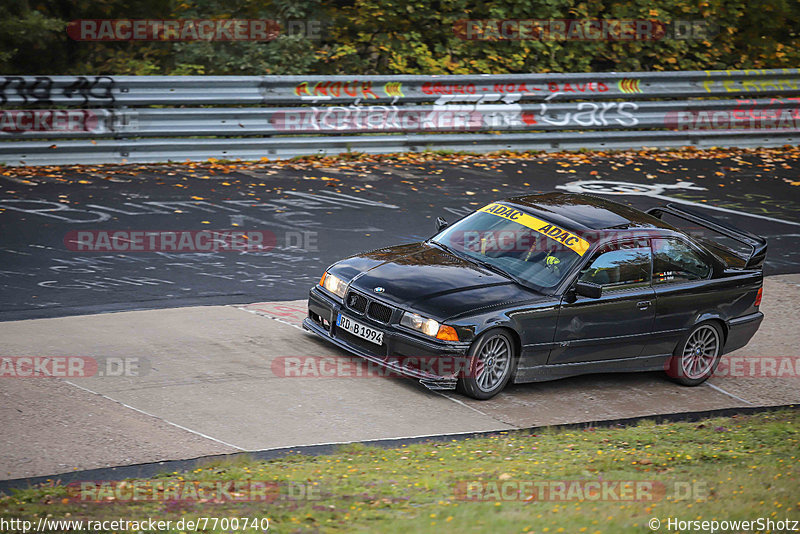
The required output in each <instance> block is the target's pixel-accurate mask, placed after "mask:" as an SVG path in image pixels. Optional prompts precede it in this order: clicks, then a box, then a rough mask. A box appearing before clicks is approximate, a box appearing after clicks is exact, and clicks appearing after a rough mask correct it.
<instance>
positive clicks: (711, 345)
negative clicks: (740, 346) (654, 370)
mask: <svg viewBox="0 0 800 534" xmlns="http://www.w3.org/2000/svg"><path fill="white" fill-rule="evenodd" d="M721 354H722V332H721V331H720V328H719V327H718V326H717V325H716V324H714V323H701V324H699V325H697V326H695V327H694V328H693V329H692V331H691V332H689V335H688V336H686V338H685V339H684V340H683V342H682V343H679V344H678V346H677V348H676V349H675V353H674V354H673V355H672V358H670V360H669V365H668V368H667V374H668V375H669V377H670V378H672V379H673V380H674V381H676V382H678V383H679V384H683V385H684V386H697V385H700V384H702V383H703V382H705V381H706V380H708V379H709V377H711V375H712V374H713V373H714V371H715V370H716V368H717V365H718V364H719V360H720V356H721Z"/></svg>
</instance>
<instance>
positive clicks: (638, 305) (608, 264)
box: [548, 239, 655, 364]
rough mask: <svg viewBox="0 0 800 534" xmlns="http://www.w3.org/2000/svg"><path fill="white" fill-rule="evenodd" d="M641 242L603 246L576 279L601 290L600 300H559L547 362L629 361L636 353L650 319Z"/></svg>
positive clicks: (645, 251)
mask: <svg viewBox="0 0 800 534" xmlns="http://www.w3.org/2000/svg"><path fill="white" fill-rule="evenodd" d="M651 263H652V260H651V250H650V246H649V243H648V241H647V239H630V240H623V241H616V242H613V243H610V244H607V245H604V246H603V247H602V248H601V249H600V250H598V251H597V252H596V253H595V254H593V256H592V258H591V259H590V260H589V262H588V263H587V266H586V267H584V268H583V269H582V270H581V272H580V273H579V274H578V276H577V278H578V279H579V280H582V281H585V282H592V283H595V284H598V285H600V286H602V288H603V290H602V296H601V297H599V298H591V297H585V296H580V295H578V296H576V297H575V298H574V299H571V298H567V297H564V298H563V299H562V303H561V308H560V310H559V315H558V322H557V325H556V335H555V342H556V343H557V344H558V345H557V346H556V348H554V349H553V350H552V351H551V353H550V357H549V359H548V364H566V363H580V362H590V361H595V360H616V359H625V358H635V357H637V356H639V355H640V354H641V353H642V349H643V348H644V346H645V344H646V343H647V338H648V336H650V335H651V333H652V329H653V321H654V319H655V305H654V304H655V302H654V301H655V293H654V291H653V288H652V287H651V283H650V282H651V273H652V268H651Z"/></svg>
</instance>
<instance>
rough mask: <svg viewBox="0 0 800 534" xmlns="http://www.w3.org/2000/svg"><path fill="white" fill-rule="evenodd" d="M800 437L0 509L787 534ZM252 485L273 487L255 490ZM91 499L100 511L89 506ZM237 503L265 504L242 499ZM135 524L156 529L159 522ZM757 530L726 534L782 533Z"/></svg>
mask: <svg viewBox="0 0 800 534" xmlns="http://www.w3.org/2000/svg"><path fill="white" fill-rule="evenodd" d="M799 423H800V412H798V411H777V412H770V413H762V414H754V415H747V416H736V417H727V418H714V419H707V420H704V421H702V422H699V423H664V424H655V423H653V422H652V421H643V422H641V423H639V424H638V425H637V426H633V427H624V428H622V427H615V428H587V429H583V430H558V429H546V430H543V431H542V432H540V433H537V434H529V433H521V432H516V433H515V432H509V433H499V434H497V435H493V436H491V437H487V438H480V439H465V440H453V441H451V442H438V443H437V442H430V443H424V444H417V445H410V446H404V447H400V448H396V449H382V448H377V447H367V446H363V445H348V446H344V447H342V448H341V449H340V450H339V451H338V452H337V453H336V454H333V455H326V456H316V457H312V456H293V457H287V458H283V459H280V460H273V461H252V460H250V459H246V458H237V459H236V460H235V461H226V462H216V463H209V464H208V465H205V466H202V467H200V468H198V469H195V470H194V471H191V472H187V473H165V474H162V475H160V476H158V477H155V478H154V479H150V480H148V481H128V482H127V483H126V485H124V486H120V485H119V483H114V484H115V485H114V486H112V485H111V484H107V485H102V484H100V483H97V482H94V483H91V484H86V485H85V486H84V487H83V489H82V490H81V489H80V487H77V488H75V487H71V488H67V487H65V486H63V485H61V484H59V483H58V482H57V481H54V482H53V483H52V484H50V485H47V486H39V487H36V488H30V489H25V490H19V491H15V492H14V493H13V494H12V495H8V496H2V497H0V525H2V527H3V528H0V531H3V532H14V531H22V528H21V527H22V526H23V525H22V524H20V523H10V522H9V521H11V520H24V521H30V522H31V524H32V525H37V524H38V521H39V520H40V518H47V519H50V520H70V521H75V520H84V521H86V520H91V521H101V520H107V521H108V520H114V519H124V520H131V521H143V520H145V519H147V518H154V519H156V520H171V521H172V522H173V523H172V525H171V528H169V529H168V530H167V531H169V532H182V531H194V530H197V531H207V532H250V533H252V532H261V531H262V527H263V526H265V523H264V522H263V521H260V519H263V518H268V519H269V522H270V526H269V532H382V533H402V534H407V533H410V532H414V533H417V532H423V533H425V532H431V533H433V532H437V533H438V532H536V533H548V534H549V533H558V532H564V533H569V534H574V533H581V532H589V533H614V534H616V533H626V532H636V533H642V532H652V530H651V529H650V528H649V522H650V521H651V519H652V518H658V519H659V520H660V521H661V525H662V526H661V528H660V529H659V530H660V531H661V532H676V531H679V530H680V531H684V532H686V531H699V529H698V528H688V529H687V528H668V523H667V521H668V520H669V518H675V519H678V520H681V521H709V522H710V521H714V520H716V521H722V520H757V519H758V518H763V520H764V521H765V523H763V524H764V525H765V526H767V527H768V526H770V525H769V524H768V523H766V520H768V519H769V520H771V521H773V522H774V527H779V526H780V524H779V523H778V522H779V521H785V520H787V519H788V520H800V446H799V445H800V442H799V441H798V440H800V433H799V431H798V426H800V425H799ZM219 481H228V482H230V483H231V484H236V483H238V484H240V486H238V487H237V486H233V485H232V486H230V487H231V488H233V489H232V493H231V495H232V496H231V497H230V499H231V500H227V501H226V499H225V498H218V497H220V496H222V497H225V493H223V494H219V493H217V490H218V488H219V487H220V482H219ZM248 481H250V484H249V485H248ZM253 481H259V483H261V482H263V483H264V484H265V485H264V486H258V487H259V488H260V489H259V491H254V490H253V488H254V487H255V485H254V484H253ZM200 482H203V483H205V487H206V489H207V491H206V492H205V493H203V492H202V491H200V492H199V493H198V494H197V496H194V492H193V491H191V488H194V489H195V490H197V489H198V484H199V483H200ZM228 482H225V484H227V483H228ZM158 485H162V486H165V487H168V488H172V489H173V490H175V488H179V490H175V491H178V492H179V493H182V495H180V498H172V497H175V496H177V495H178V493H174V494H173V495H172V497H170V498H166V497H164V496H163V495H159V496H158V498H155V497H153V494H152V493H149V492H147V491H143V492H142V493H141V494H140V496H139V500H119V499H116V498H114V495H117V496H123V497H125V498H127V497H128V496H129V495H132V491H131V488H133V487H137V488H139V489H142V488H145V487H146V488H151V489H152V488H153V487H156V486H158ZM199 487H200V488H202V487H204V486H199ZM112 488H113V489H112ZM209 488H211V489H209ZM214 488H216V489H214ZM242 488H244V489H242ZM264 488H268V489H267V490H266V492H263V491H261V490H263V489H264ZM81 492H83V493H81ZM209 495H211V497H210V498H209ZM87 496H92V497H93V498H97V499H99V500H102V501H103V502H99V503H95V502H82V501H81V497H87ZM239 498H251V499H254V500H250V501H246V502H245V501H235V500H234V499H239ZM216 501H222V502H216ZM234 517H236V518H239V523H238V525H236V526H237V527H238V528H234V524H233V522H232V521H231V520H229V521H228V523H224V522H222V521H219V520H220V519H221V518H234ZM198 518H200V521H201V523H200V524H199V525H196V526H195V528H188V525H187V523H186V521H187V520H196V519H198ZM202 518H217V520H218V521H216V523H215V522H214V521H213V520H211V519H207V520H205V523H202V521H203V520H202ZM246 518H250V519H251V520H252V518H255V519H257V520H259V521H258V522H257V523H256V527H255V528H254V527H253V525H252V522H250V523H243V522H244V521H245V519H246ZM180 519H183V520H184V522H183V523H182V524H180V525H178V524H176V523H177V521H179V520H180ZM3 521H5V523H3ZM74 526H75V525H74V524H73V527H74ZM86 526H91V525H87V524H86V523H84V531H85V530H86V529H85V527H86ZM94 526H99V527H100V528H94V529H89V530H93V531H102V532H106V531H107V532H114V531H116V532H121V531H125V530H124V529H122V528H114V527H119V525H112V524H110V523H108V524H106V525H97V524H95V525H94ZM129 526H131V525H129ZM135 526H138V527H139V528H141V527H145V528H141V530H143V531H148V525H147V524H139V525H135ZM710 526H711V524H709V527H710ZM758 526H759V525H758V524H757V525H755V526H753V528H750V529H743V528H738V529H732V530H729V531H736V532H738V531H753V532H755V531H769V530H770V529H769V528H763V529H759V528H758ZM15 527H16V528H15ZM104 527H108V528H104ZM244 527H246V528H244ZM789 527H791V525H789ZM798 528H800V524H798ZM52 530H66V525H63V524H62V525H61V528H52V525H51V531H52ZM771 530H772V531H783V530H780V529H779V528H772V529H771ZM787 530H788V528H787ZM706 531H707V532H708V531H709V530H706Z"/></svg>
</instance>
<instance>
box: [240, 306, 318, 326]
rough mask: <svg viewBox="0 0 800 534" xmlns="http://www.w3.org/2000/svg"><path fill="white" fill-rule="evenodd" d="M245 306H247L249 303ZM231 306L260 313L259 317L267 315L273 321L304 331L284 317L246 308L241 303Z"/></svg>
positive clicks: (256, 313)
mask: <svg viewBox="0 0 800 534" xmlns="http://www.w3.org/2000/svg"><path fill="white" fill-rule="evenodd" d="M247 306H249V304H248V305H247ZM233 307H234V308H236V309H239V310H242V311H246V312H247V313H252V314H255V315H260V316H261V317H267V318H268V319H272V320H273V321H278V322H279V323H283V324H288V325H289V326H293V327H295V328H297V329H298V330H300V331H301V332H305V330H303V327H302V326H300V325H298V324H295V323H291V322H289V321H287V320H286V319H281V318H280V317H273V316H272V315H269V313H268V312H265V311H258V310H248V309H247V308H246V307H245V306H241V305H234V306H233Z"/></svg>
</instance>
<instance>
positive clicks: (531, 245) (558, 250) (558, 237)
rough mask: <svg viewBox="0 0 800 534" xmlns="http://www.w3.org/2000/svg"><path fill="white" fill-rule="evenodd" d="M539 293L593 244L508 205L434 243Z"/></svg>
mask: <svg viewBox="0 0 800 534" xmlns="http://www.w3.org/2000/svg"><path fill="white" fill-rule="evenodd" d="M432 240H433V241H434V242H436V243H439V244H441V245H443V246H445V247H447V248H450V249H452V250H453V251H455V252H456V253H459V254H461V255H464V256H467V257H469V258H472V259H474V260H476V261H478V262H485V263H488V264H491V265H492V266H494V267H497V268H499V269H501V270H502V271H504V272H506V273H508V274H510V275H511V276H512V277H514V278H517V279H520V280H522V281H524V282H527V283H529V284H531V285H533V286H534V287H536V288H540V289H547V288H553V287H555V286H556V285H558V284H559V282H561V280H562V279H563V278H564V276H566V274H567V273H568V272H569V270H570V268H571V267H572V266H573V265H575V263H576V262H577V261H578V260H580V258H581V256H583V254H584V253H585V252H586V250H587V249H588V248H589V243H587V242H586V241H585V240H583V239H582V238H580V237H579V236H577V235H575V234H574V233H571V232H568V231H567V230H564V229H563V228H560V227H558V226H556V225H554V224H552V223H548V222H547V221H543V220H541V219H538V218H536V217H533V216H531V215H528V214H527V213H524V212H522V211H520V210H518V209H516V208H513V207H510V206H506V205H504V204H498V203H494V204H489V205H488V206H486V207H484V208H481V209H480V210H478V211H476V212H475V213H473V214H471V215H469V216H467V217H465V218H464V219H461V220H460V221H458V222H457V223H455V224H454V225H453V226H450V227H448V228H446V229H444V230H442V231H441V232H440V233H438V234H437V235H435V236H434V237H433V239H432Z"/></svg>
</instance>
